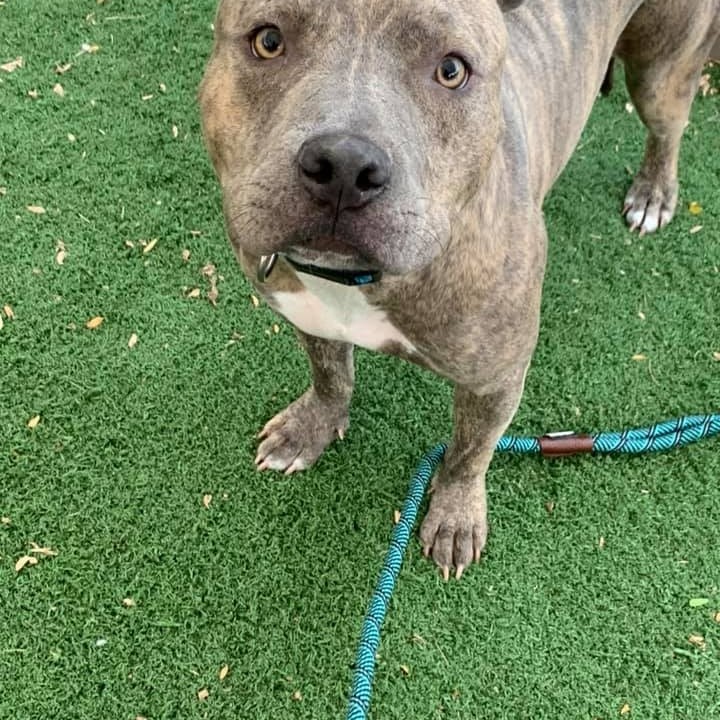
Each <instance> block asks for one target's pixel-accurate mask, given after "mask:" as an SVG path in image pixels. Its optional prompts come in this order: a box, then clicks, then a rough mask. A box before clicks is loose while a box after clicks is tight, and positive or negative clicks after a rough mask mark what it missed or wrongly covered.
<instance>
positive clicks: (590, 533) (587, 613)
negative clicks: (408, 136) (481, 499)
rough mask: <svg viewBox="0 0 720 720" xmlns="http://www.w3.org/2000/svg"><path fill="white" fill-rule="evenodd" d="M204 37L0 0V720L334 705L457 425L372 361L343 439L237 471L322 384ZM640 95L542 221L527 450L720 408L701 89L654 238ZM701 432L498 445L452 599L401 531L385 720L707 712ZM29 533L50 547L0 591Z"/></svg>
mask: <svg viewBox="0 0 720 720" xmlns="http://www.w3.org/2000/svg"><path fill="white" fill-rule="evenodd" d="M212 19H213V0H199V1H197V2H190V1H189V0H187V1H181V0H176V1H175V2H168V1H167V0H162V1H160V0H156V1H154V2H151V1H150V0H136V1H135V2H130V0H127V1H126V2H122V1H121V0H115V1H112V0H108V1H107V2H104V3H100V2H99V0H98V1H97V2H96V0H63V1H62V2H56V1H54V0H32V2H30V1H29V0H25V1H24V2H23V0H6V1H5V2H4V3H2V4H0V64H2V63H5V62H7V61H10V60H13V59H14V58H16V57H18V56H22V57H23V59H24V67H22V68H18V69H17V70H15V71H14V72H12V73H7V72H0V187H3V188H6V191H5V192H4V194H3V195H2V196H0V308H2V306H4V305H6V304H7V305H9V306H11V307H12V309H13V311H14V315H15V318H14V319H9V318H7V317H4V316H3V319H4V327H3V328H2V330H0V431H1V433H2V434H1V435H0V438H1V441H0V443H1V444H0V516H2V518H5V519H6V520H3V521H2V523H0V718H2V720H10V719H12V720H65V719H68V720H69V719H71V718H72V719H79V720H86V719H87V720H90V719H100V718H102V720H106V719H107V720H110V719H112V720H114V719H120V720H133V719H134V718H136V717H145V718H148V719H149V720H161V719H165V718H167V719H169V718H180V719H182V720H186V719H189V720H190V719H193V718H208V719H215V718H217V719H219V718H223V719H225V718H240V719H241V720H245V719H247V720H250V719H253V720H254V719H258V720H270V719H272V720H277V719H280V720H284V719H285V718H298V719H300V718H305V719H308V720H329V719H330V718H332V719H334V720H336V719H337V718H340V717H342V716H343V713H344V708H345V702H346V695H347V691H348V687H349V682H350V677H351V669H350V666H351V663H352V660H353V656H354V651H355V644H356V641H357V636H358V632H359V628H360V624H361V620H362V617H363V614H364V612H365V609H366V604H367V601H368V598H369V596H370V593H371V590H372V587H373V584H374V581H375V578H376V574H377V572H378V570H379V568H380V566H381V563H382V559H383V555H384V552H385V549H386V546H387V542H388V537H389V533H390V530H391V525H392V517H393V510H394V509H395V508H397V507H399V505H400V503H401V500H402V498H403V496H404V493H405V490H406V486H407V482H408V479H409V477H410V475H411V473H412V471H413V469H414V467H415V465H416V463H417V461H418V459H419V457H420V456H421V455H422V453H423V452H424V451H425V450H426V449H427V448H428V447H430V446H432V445H433V444H435V442H437V441H439V440H441V439H444V438H447V437H448V435H449V433H450V430H451V425H450V419H451V388H450V386H449V385H448V384H447V383H445V382H443V381H441V380H439V379H437V378H436V377H434V376H433V375H431V374H429V373H427V372H424V371H422V370H420V369H417V368H414V367H412V366H409V365H406V364H404V363H402V362H400V361H397V360H394V359H392V358H386V357H382V356H379V355H373V354H370V353H367V352H363V351H359V352H358V353H357V368H358V384H357V391H356V395H355V401H354V404H353V409H352V427H351V431H350V433H349V435H348V437H347V440H346V441H345V442H344V443H342V444H336V445H335V446H333V447H332V448H331V449H330V450H329V451H328V452H327V453H326V455H325V456H324V457H323V458H322V459H321V460H320V462H319V463H318V465H317V466H316V467H315V468H314V469H312V470H310V471H308V472H306V473H304V474H303V475H301V476H298V477H294V478H292V479H285V478H282V477H279V476H277V475H258V474H256V473H255V471H254V469H253V457H254V456H253V450H254V447H255V440H254V437H253V436H254V434H255V432H256V431H257V430H258V428H259V427H260V426H261V425H262V423H263V422H264V421H265V420H267V419H268V418H269V417H270V416H271V415H272V414H273V413H274V412H276V411H277V410H279V409H281V408H282V407H284V406H285V404H286V403H288V402H289V401H290V400H292V399H293V398H294V397H295V396H296V395H297V394H298V393H300V392H301V391H302V390H303V389H304V388H305V386H306V384H307V382H308V372H307V369H306V364H305V360H304V358H303V356H302V354H301V352H300V351H299V350H298V348H297V346H296V343H295V341H294V338H293V335H292V332H291V330H290V328H289V327H288V326H287V325H286V324H285V323H284V322H281V321H279V320H277V319H276V318H275V317H274V316H273V315H272V313H271V312H270V311H269V310H268V309H267V308H266V307H264V306H261V307H259V308H255V307H254V305H253V303H252V302H251V290H250V287H249V285H248V284H247V283H246V282H245V281H244V279H243V278H242V277H241V273H240V271H239V268H238V267H237V265H236V263H235V261H234V259H233V256H232V253H231V251H230V249H229V246H228V244H227V242H226V240H225V237H224V232H223V226H222V219H221V213H220V200H219V192H218V188H217V186H216V182H215V179H214V177H213V174H212V171H211V169H210V166H209V163H208V161H207V159H206V156H205V153H204V150H203V147H202V142H201V137H200V128H199V122H198V113H197V107H196V102H195V91H196V87H197V85H198V82H199V80H200V77H201V73H202V69H203V65H204V62H205V59H206V57H207V54H208V52H209V49H210V45H211V39H212V38H211V30H210V24H211V22H212ZM83 43H90V44H96V45H98V46H99V49H98V50H97V52H85V53H82V54H79V53H80V51H81V46H82V44H83ZM68 62H71V63H72V68H71V69H70V70H69V71H67V72H66V73H65V74H63V75H57V74H56V73H55V71H54V69H55V66H56V64H57V63H68ZM713 73H714V74H713V84H714V85H716V86H717V85H719V84H720V73H718V72H717V69H715V70H714V71H713ZM58 82H59V83H61V84H62V86H63V88H64V91H65V94H64V97H60V96H59V95H57V94H56V93H54V92H53V85H54V84H55V83H58ZM161 84H163V86H162V87H161ZM29 91H37V94H38V96H37V97H36V98H32V97H30V96H29V95H28V92H29ZM626 102H627V97H626V94H625V91H624V89H623V88H622V87H616V90H615V91H614V93H613V95H612V96H611V97H610V98H609V99H606V100H602V101H599V102H598V103H597V106H596V109H595V111H594V114H593V117H592V119H591V121H590V124H589V126H588V128H587V130H586V131H585V133H584V136H583V139H582V142H581V145H580V147H579V149H578V151H577V152H576V154H575V156H574V158H573V160H572V162H571V164H570V166H569V167H568V169H567V171H566V172H565V173H564V175H563V176H562V178H561V180H560V182H559V183H558V184H557V186H556V188H555V190H554V191H553V193H552V196H551V197H550V198H549V200H548V202H547V204H546V214H547V222H548V228H549V233H550V236H551V240H552V242H551V250H550V262H549V270H548V276H547V284H546V293H545V296H544V308H543V312H544V314H543V321H542V331H541V337H540V343H539V347H538V351H537V354H536V356H535V362H534V364H533V367H532V370H531V372H530V374H529V377H528V384H527V392H526V394H525V397H524V400H523V403H522V406H521V408H520V411H519V413H518V416H517V418H516V421H515V422H514V424H513V430H514V431H516V432H523V433H540V432H543V431H546V430H553V429H564V428H566V427H568V426H570V427H573V428H577V429H580V430H595V429H618V428H622V427H626V426H635V425H641V424H646V423H649V422H653V421H656V420H661V419H665V418H669V417H673V416H676V415H680V414H684V413H699V412H710V411H718V410H719V409H720V362H717V361H716V360H714V359H713V353H717V352H720V330H719V328H718V319H719V317H720V269H719V268H720V192H719V188H720V102H719V100H718V96H717V95H716V96H708V97H706V98H698V100H697V102H696V104H695V107H694V111H693V116H692V122H691V124H690V125H689V127H688V129H687V132H686V137H685V140H684V144H683V156H682V163H681V179H682V189H681V196H680V203H679V207H678V213H677V217H676V219H675V221H674V222H673V224H672V226H671V227H670V228H668V229H667V230H665V231H663V232H662V233H660V234H658V235H657V236H652V237H646V238H638V237H637V236H636V235H631V234H630V233H629V232H628V231H627V230H626V229H625V227H624V226H623V222H622V220H621V218H620V217H619V213H618V210H619V206H620V205H621V200H622V197H623V194H624V192H625V191H626V189H627V187H628V185H629V182H630V173H631V169H632V168H637V166H638V162H639V159H640V156H641V150H642V144H643V137H644V135H643V129H642V127H641V125H640V122H639V120H638V118H637V114H636V113H634V114H628V112H626V108H625V103H626ZM173 127H176V128H177V131H176V132H175V133H174V132H173ZM69 135H71V136H72V138H70V137H69ZM174 135H177V137H174ZM72 139H74V142H72V141H71V140H72ZM0 192H1V191H0ZM693 201H695V202H697V203H699V204H700V205H701V206H702V208H703V211H702V213H701V214H700V215H692V214H691V213H690V212H689V211H688V206H689V203H690V202H693ZM30 205H38V206H42V207H43V208H44V209H45V211H46V212H45V214H42V215H37V214H33V213H31V212H29V211H28V210H27V209H26V208H27V206H30ZM696 226H702V229H701V230H700V231H698V232H695V233H693V232H691V231H692V229H693V228H694V227H696ZM153 239H157V243H156V244H155V245H154V247H151V248H150V249H149V251H148V252H144V249H145V248H147V247H148V246H147V245H145V246H143V244H142V243H148V242H149V241H151V240H153ZM60 242H62V243H63V246H64V248H65V254H66V256H65V259H64V263H63V264H62V265H60V264H58V262H57V261H56V254H57V252H58V249H59V248H60V247H61V246H60V245H59V243H60ZM184 250H188V251H189V252H190V258H189V260H188V261H185V260H184V259H183V251H184ZM208 263H212V264H213V265H214V266H215V267H216V274H217V276H218V278H217V286H218V292H219V298H218V302H217V307H213V306H212V305H211V303H210V302H208V299H207V295H208V291H209V288H210V280H209V278H208V277H206V276H205V275H203V274H202V269H203V268H204V267H205V266H206V265H207V264H208ZM195 288H197V289H199V290H200V294H201V296H200V297H199V298H193V297H188V295H192V294H193V293H192V291H193V289H195ZM641 314H642V316H641ZM96 316H99V317H103V318H104V323H103V324H102V325H101V326H100V327H99V328H98V329H96V330H88V329H87V328H86V327H85V323H86V322H87V321H88V320H89V319H91V318H93V317H96ZM276 322H277V323H279V326H278V328H275V329H274V328H273V324H274V323H276ZM276 329H277V330H279V332H275V330H276ZM133 333H135V334H136V335H137V337H138V342H137V345H136V347H134V348H133V349H130V348H129V347H128V341H129V339H130V337H131V335H133ZM638 354H641V355H644V356H645V357H646V358H647V360H645V361H638V360H633V359H632V358H633V356H636V355H638ZM37 415H39V416H40V421H39V424H38V425H37V427H36V428H35V429H34V430H33V429H30V428H28V425H27V424H28V421H30V420H31V418H34V417H35V416H37ZM718 442H719V441H717V440H715V441H710V442H707V443H705V444H702V445H698V446H695V447H692V448H690V449H687V450H682V451H677V452H671V453H667V454H663V455H657V456H653V457H643V458H635V459H626V458H621V459H617V458H613V459H599V458H584V459H573V460H568V461H561V462H552V463H551V462H544V461H540V460H537V459H532V458H521V457H507V456H506V457H498V458H496V460H495V461H494V463H493V465H492V468H491V471H490V474H489V495H490V519H491V525H492V534H491V539H490V543H489V546H488V550H487V554H486V555H485V558H484V560H483V562H482V564H481V565H480V566H478V567H475V568H473V569H472V570H471V571H470V572H468V574H467V575H466V577H465V578H464V579H463V581H462V582H461V583H456V582H451V583H449V584H447V585H446V584H443V583H442V582H441V580H440V579H439V577H438V574H437V572H436V571H435V569H434V567H433V566H432V565H431V564H430V563H428V562H427V561H426V560H424V559H423V558H422V557H421V553H420V549H419V547H418V544H417V542H416V541H413V543H412V545H411V548H410V551H409V556H408V558H407V562H406V564H405V566H404V569H403V571H402V574H401V578H400V583H399V587H398V590H397V594H396V596H395V598H394V599H393V602H392V607H391V610H390V615H389V619H388V623H387V626H386V629H385V634H384V638H383V644H382V648H381V654H380V660H379V667H378V673H377V679H376V683H375V702H374V706H373V712H372V718H374V719H377V720H379V719H380V718H383V719H398V720H399V719H401V718H402V719H407V718H413V719H414V720H436V719H437V720H439V719H443V720H445V719H447V720H458V719H463V720H485V719H488V720H491V719H492V720H496V719H497V720H501V719H507V720H523V719H527V720H530V719H532V720H556V719H557V718H573V719H579V720H596V719H602V720H610V719H612V718H617V717H620V716H621V711H622V710H623V709H625V710H627V708H624V706H625V705H626V704H627V706H629V708H630V715H629V717H631V718H643V719H652V720H670V719H680V718H682V719H683V720H708V719H710V718H717V717H720V623H718V622H716V621H715V620H714V615H715V613H718V612H720V545H719V543H718V538H719V534H718V527H719V526H720V452H718V451H719V450H720V445H718ZM210 495H211V496H212V498H211V499H210V498H206V497H205V496H210ZM204 502H205V504H208V505H209V507H207V508H206V507H205V506H204ZM549 509H550V510H551V511H549ZM601 539H603V540H602V541H601ZM31 542H35V543H37V544H38V545H40V546H41V547H46V548H50V549H51V550H53V551H56V552H57V555H56V556H54V557H42V556H40V557H41V560H40V562H39V563H38V564H37V565H35V566H30V567H26V568H25V569H24V570H22V571H21V572H16V571H15V563H16V561H17V560H18V559H19V558H20V557H21V556H23V555H25V554H27V553H28V551H29V549H30V548H31V546H30V543H31ZM603 544H604V547H603ZM126 599H132V600H133V601H134V605H133V606H131V607H126V605H124V604H123V600H126ZM693 599H705V600H707V601H708V602H707V603H704V604H700V603H692V605H693V606H691V602H690V601H691V600H693ZM694 605H700V606H699V607H694ZM692 635H698V636H702V637H703V638H704V647H697V646H695V645H693V644H691V643H690V642H689V638H690V636H692ZM696 642H697V643H698V644H702V643H700V641H699V640H697V641H696ZM226 664H227V665H228V666H229V674H228V675H227V677H226V678H225V679H224V681H221V680H220V678H219V671H220V669H221V668H222V667H223V666H224V665H226ZM403 668H404V669H403ZM202 689H207V691H208V692H209V697H208V698H207V699H206V700H205V701H201V700H200V699H199V698H198V692H199V691H201V690H202Z"/></svg>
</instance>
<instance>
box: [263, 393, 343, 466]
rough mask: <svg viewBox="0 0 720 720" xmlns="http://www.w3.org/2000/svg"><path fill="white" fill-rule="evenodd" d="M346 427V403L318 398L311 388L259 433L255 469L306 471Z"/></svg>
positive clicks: (341, 435) (341, 436) (341, 434)
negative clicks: (259, 441)
mask: <svg viewBox="0 0 720 720" xmlns="http://www.w3.org/2000/svg"><path fill="white" fill-rule="evenodd" d="M347 427H348V408H347V404H346V403H344V402H340V401H338V402H327V401H324V400H321V399H320V398H319V397H318V396H317V394H316V393H315V391H314V390H313V389H312V388H310V390H308V391H307V392H306V393H305V394H304V395H302V396H301V397H299V398H298V399H297V400H296V401H295V402H294V403H291V404H290V405H288V406H287V407H286V408H285V410H283V411H282V412H280V413H278V414H277V415H276V416H275V417H274V418H273V419H272V420H270V422H268V423H267V425H265V427H264V428H263V429H262V431H261V432H260V434H259V436H258V437H259V439H260V440H261V443H260V447H259V448H258V452H257V457H256V458H255V464H256V465H257V469H258V470H279V471H280V472H284V473H285V474H286V475H291V474H292V473H294V472H297V471H298V470H305V469H306V468H308V467H310V466H311V465H312V464H313V463H314V462H315V461H316V460H317V459H318V458H319V457H320V455H322V452H323V450H325V448H326V447H327V446H328V445H329V444H330V443H331V442H332V441H333V440H334V439H335V438H336V437H339V438H340V439H342V438H343V437H344V436H345V431H346V430H347Z"/></svg>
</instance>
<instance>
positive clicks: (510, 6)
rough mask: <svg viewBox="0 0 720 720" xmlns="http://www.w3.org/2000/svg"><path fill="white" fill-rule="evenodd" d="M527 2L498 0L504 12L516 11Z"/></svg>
mask: <svg viewBox="0 0 720 720" xmlns="http://www.w3.org/2000/svg"><path fill="white" fill-rule="evenodd" d="M524 2H525V0H498V5H500V9H501V10H502V11H503V12H508V11H509V10H514V9H515V8H516V7H520V6H521V5H522V4H523V3H524Z"/></svg>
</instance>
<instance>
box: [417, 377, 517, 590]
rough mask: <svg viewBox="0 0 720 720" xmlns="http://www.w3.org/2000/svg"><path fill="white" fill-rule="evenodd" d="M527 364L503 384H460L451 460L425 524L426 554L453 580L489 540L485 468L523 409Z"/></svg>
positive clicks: (436, 488) (436, 483)
mask: <svg viewBox="0 0 720 720" xmlns="http://www.w3.org/2000/svg"><path fill="white" fill-rule="evenodd" d="M525 370H526V368H524V367H523V368H522V369H519V370H518V371H516V372H514V373H512V374H511V376H510V377H509V378H508V379H507V380H506V381H505V383H504V384H503V385H502V387H501V388H500V389H495V390H493V391H491V392H487V391H486V392H484V393H483V392H477V391H476V390H474V389H472V388H467V387H462V386H457V387H456V389H455V409H454V415H455V426H454V432H453V438H452V443H451V444H450V447H449V449H448V452H447V454H446V456H445V461H444V463H443V465H442V467H441V469H440V471H439V472H438V475H437V476H436V477H435V479H434V481H433V485H432V494H431V498H430V509H429V510H428V514H427V516H426V517H425V520H424V521H423V523H422V526H421V528H420V539H421V541H422V543H423V547H424V551H425V554H426V555H429V556H432V558H433V560H435V563H436V564H437V565H438V566H439V567H440V568H441V570H442V571H443V576H444V577H445V579H446V580H447V579H448V578H449V577H450V568H452V567H454V568H455V575H456V577H457V578H460V577H461V576H462V574H463V572H464V571H465V569H466V568H467V567H468V566H469V565H470V564H471V563H472V562H477V561H478V560H479V559H480V553H481V552H482V550H483V548H484V547H485V542H486V540H487V533H488V524H487V500H486V495H485V472H486V471H487V468H488V465H489V464H490V460H491V458H492V456H493V452H494V450H495V446H496V444H497V442H498V440H499V439H500V438H501V437H502V434H503V433H504V432H505V429H506V428H507V426H508V425H509V424H510V421H511V420H512V418H513V415H514V414H515V411H516V410H517V406H518V404H519V402H520V396H521V395H522V389H523V385H524V380H525Z"/></svg>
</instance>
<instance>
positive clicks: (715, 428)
mask: <svg viewBox="0 0 720 720" xmlns="http://www.w3.org/2000/svg"><path fill="white" fill-rule="evenodd" d="M716 435H720V414H716V415H692V416H688V417H684V418H680V419H678V420H668V421H667V422H662V423H658V424H657V425H652V426H650V427H647V428H641V429H638V430H625V431H623V432H604V433H596V434H594V435H576V434H575V433H555V434H552V435H545V436H543V437H540V438H535V437H516V436H512V435H506V436H504V437H503V438H501V439H500V441H499V442H498V445H497V448H496V449H497V451H498V452H509V453H516V454H542V455H543V456H545V457H564V456H567V455H575V454H578V453H584V452H595V453H602V454H616V453H628V454H635V455H637V454H641V453H648V452H658V451H662V450H670V449H672V448H676V447H684V446H685V445H689V444H691V443H694V442H698V441H699V440H703V439H705V438H709V437H714V436H716ZM446 451H447V445H446V444H445V443H440V444H439V445H436V446H435V447H434V448H433V449H432V450H430V452H428V453H427V454H426V455H425V456H424V457H423V459H422V460H421V461H420V464H419V466H418V468H417V470H416V471H415V474H414V475H413V477H412V479H411V481H410V489H409V490H408V494H407V497H406V498H405V502H404V504H403V508H402V511H401V514H400V521H399V522H398V524H397V525H396V526H395V528H394V529H393V533H392V537H391V539H390V549H389V550H388V552H387V555H386V556H385V563H384V565H383V568H382V570H381V572H380V577H379V578H378V581H377V585H376V587H375V592H374V593H373V596H372V599H371V601H370V606H369V608H368V611H367V614H366V615H365V620H364V622H363V627H362V633H361V636H360V642H359V644H358V649H357V655H356V658H355V665H354V668H355V670H354V675H353V682H352V690H351V692H350V701H349V703H348V711H347V715H346V720H367V717H368V712H369V710H370V700H371V698H372V684H373V677H374V676H375V657H376V655H377V651H378V648H379V647H380V632H381V630H382V626H383V623H384V622H385V617H386V615H387V611H388V608H389V606H390V599H391V598H392V594H393V591H394V590H395V585H396V583H397V578H398V575H399V574H400V567H401V566H402V561H403V557H404V555H405V551H406V550H407V546H408V543H409V542H410V537H411V535H412V531H413V528H414V527H415V521H416V519H417V515H418V512H419V510H420V504H421V503H422V500H423V497H424V496H425V492H426V490H427V486H428V484H429V482H430V478H431V477H432V476H433V474H434V473H435V470H436V469H437V467H438V466H439V465H440V463H441V462H442V459H443V457H444V456H445V452H446Z"/></svg>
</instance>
